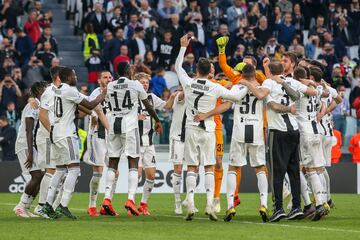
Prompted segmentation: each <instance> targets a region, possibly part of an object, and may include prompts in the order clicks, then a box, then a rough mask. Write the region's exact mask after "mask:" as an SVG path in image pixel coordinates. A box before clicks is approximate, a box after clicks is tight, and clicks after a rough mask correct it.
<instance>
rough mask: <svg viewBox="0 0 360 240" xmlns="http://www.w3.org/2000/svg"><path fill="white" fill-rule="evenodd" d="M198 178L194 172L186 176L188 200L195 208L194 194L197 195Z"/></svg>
mask: <svg viewBox="0 0 360 240" xmlns="http://www.w3.org/2000/svg"><path fill="white" fill-rule="evenodd" d="M196 178H197V174H196V173H194V172H188V173H187V175H186V190H187V194H186V199H187V201H188V203H189V205H191V206H195V203H194V194H195V188H196Z"/></svg>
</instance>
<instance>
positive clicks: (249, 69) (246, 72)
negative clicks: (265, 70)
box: [241, 64, 255, 80]
mask: <svg viewBox="0 0 360 240" xmlns="http://www.w3.org/2000/svg"><path fill="white" fill-rule="evenodd" d="M241 75H242V76H243V78H245V79H246V80H250V79H252V78H254V77H255V67H254V66H253V65H251V64H246V65H245V66H244V68H243V69H242V72H241Z"/></svg>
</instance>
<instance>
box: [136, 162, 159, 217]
mask: <svg viewBox="0 0 360 240" xmlns="http://www.w3.org/2000/svg"><path fill="white" fill-rule="evenodd" d="M155 173H156V168H154V167H150V168H145V178H146V179H145V183H144V187H143V194H142V197H141V202H140V205H139V207H138V210H139V212H141V213H142V214H143V215H146V216H147V215H150V213H149V209H148V199H149V196H150V194H151V191H152V189H153V188H154V182H155Z"/></svg>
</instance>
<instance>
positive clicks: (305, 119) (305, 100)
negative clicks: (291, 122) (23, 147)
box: [296, 86, 323, 134]
mask: <svg viewBox="0 0 360 240" xmlns="http://www.w3.org/2000/svg"><path fill="white" fill-rule="evenodd" d="M316 90H317V92H318V94H317V95H316V96H307V95H305V94H303V93H301V94H300V95H301V96H300V99H299V100H298V101H296V120H297V121H298V125H299V130H300V132H301V133H307V134H319V129H318V126H319V125H318V123H317V120H316V116H317V114H318V112H319V111H320V107H321V95H322V93H323V87H322V86H318V87H317V88H316Z"/></svg>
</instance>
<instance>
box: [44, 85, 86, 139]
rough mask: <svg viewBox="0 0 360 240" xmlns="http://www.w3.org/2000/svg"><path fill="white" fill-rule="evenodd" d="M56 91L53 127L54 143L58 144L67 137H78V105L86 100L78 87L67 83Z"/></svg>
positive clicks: (55, 89)
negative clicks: (76, 122) (76, 123)
mask: <svg viewBox="0 0 360 240" xmlns="http://www.w3.org/2000/svg"><path fill="white" fill-rule="evenodd" d="M53 91H54V123H53V125H52V136H51V137H52V141H53V142H57V141H60V140H61V139H64V138H67V137H77V127H76V125H75V122H74V120H75V118H76V112H77V105H78V104H80V103H81V101H82V100H83V99H84V98H86V96H85V95H83V94H81V93H80V92H79V91H78V90H77V88H76V87H73V86H70V85H68V84H66V83H62V84H60V86H59V87H57V88H56V87H55V88H53Z"/></svg>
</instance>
